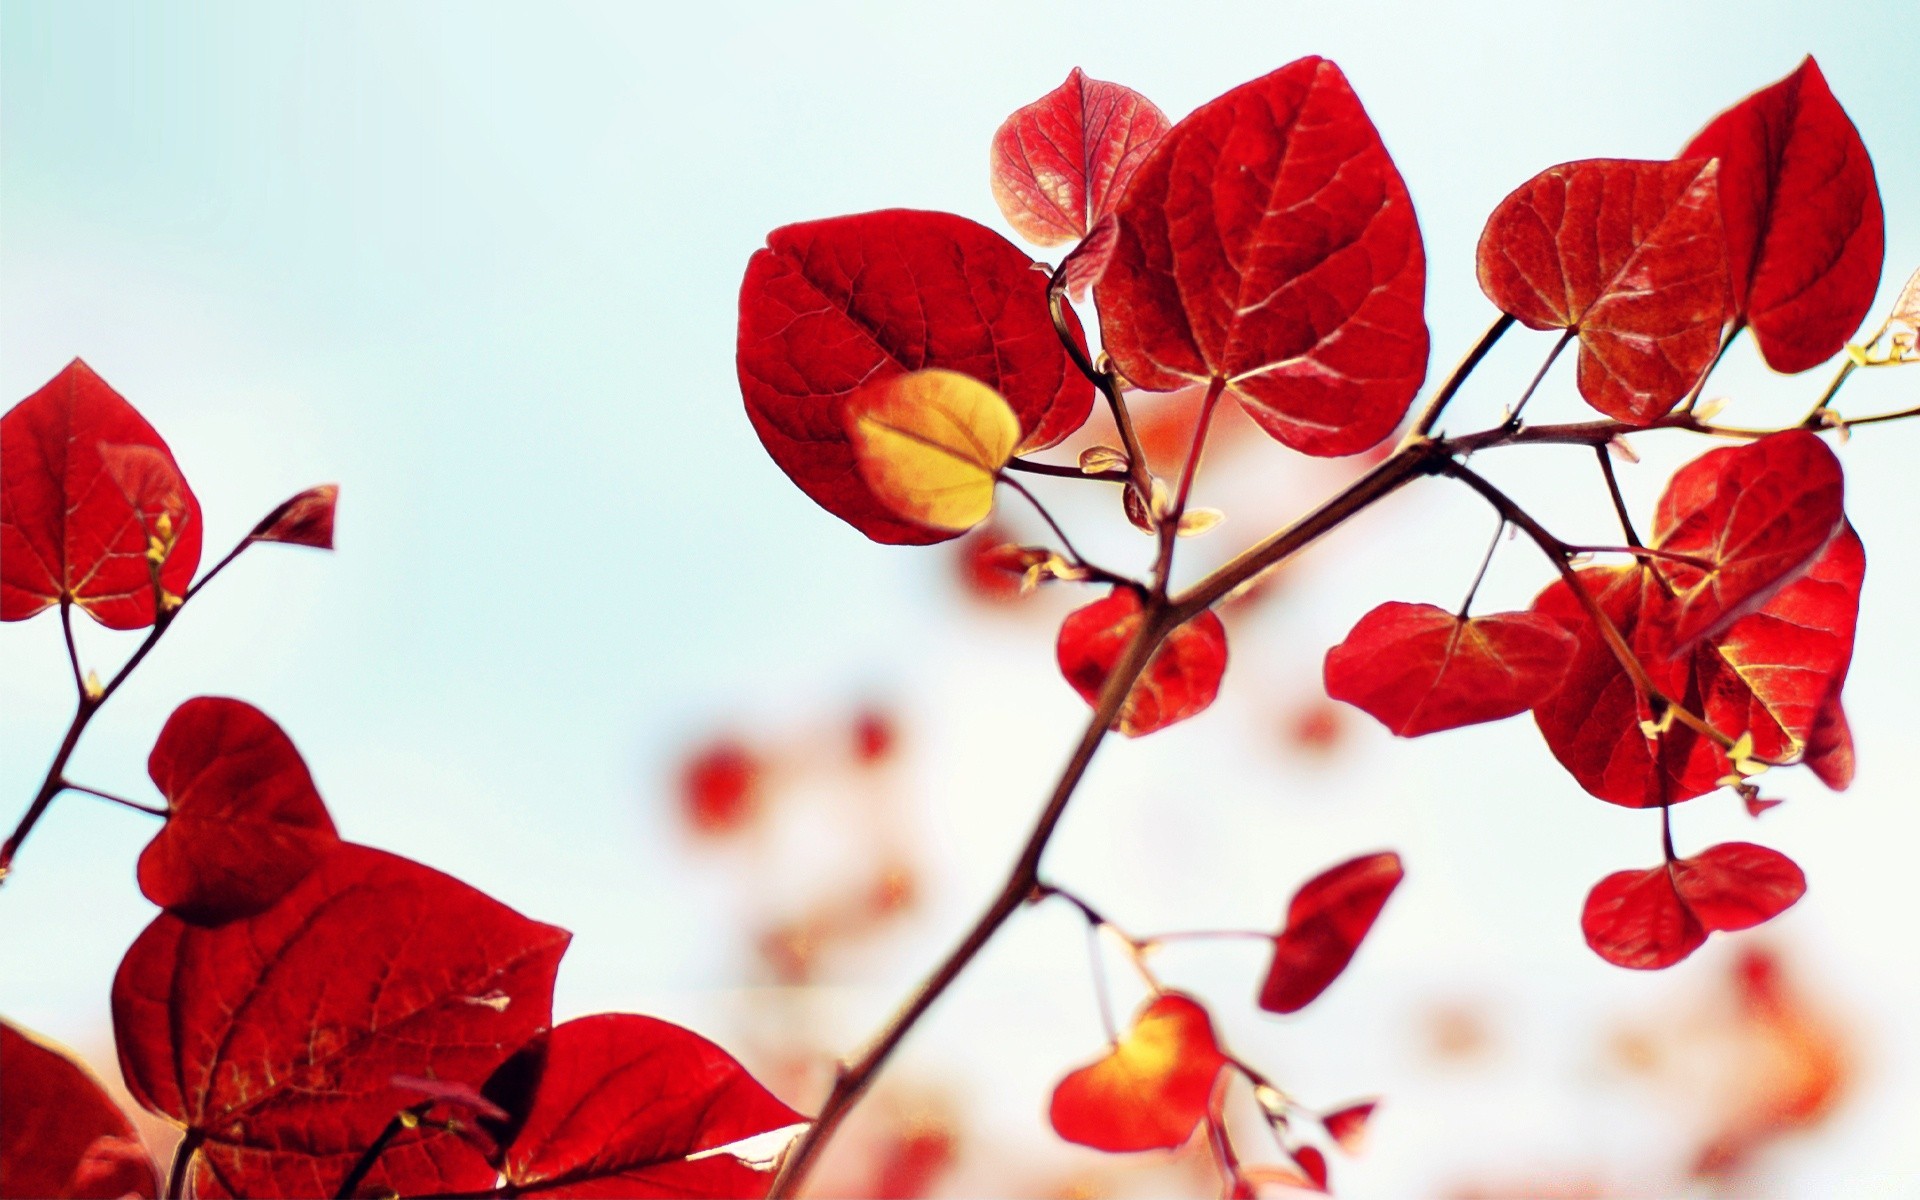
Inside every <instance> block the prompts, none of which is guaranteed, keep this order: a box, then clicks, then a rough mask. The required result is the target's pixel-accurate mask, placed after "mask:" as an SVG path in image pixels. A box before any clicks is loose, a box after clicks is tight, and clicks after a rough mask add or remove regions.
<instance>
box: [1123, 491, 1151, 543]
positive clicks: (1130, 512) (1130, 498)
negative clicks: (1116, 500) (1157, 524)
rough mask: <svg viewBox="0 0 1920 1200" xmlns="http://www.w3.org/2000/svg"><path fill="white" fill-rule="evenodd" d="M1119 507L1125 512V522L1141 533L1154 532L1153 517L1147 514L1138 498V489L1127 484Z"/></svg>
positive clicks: (1145, 507)
mask: <svg viewBox="0 0 1920 1200" xmlns="http://www.w3.org/2000/svg"><path fill="white" fill-rule="evenodd" d="M1121 506H1122V507H1123V508H1124V509H1125V510H1126V513H1127V520H1128V521H1129V522H1131V523H1132V524H1133V527H1134V528H1135V529H1138V530H1139V531H1140V532H1141V533H1152V532H1153V531H1154V524H1153V517H1152V516H1151V515H1149V514H1148V512H1147V506H1146V503H1145V502H1144V501H1143V500H1142V499H1141V498H1140V489H1139V488H1137V487H1134V486H1133V485H1132V484H1128V485H1127V488H1126V491H1125V492H1124V493H1123V494H1122V499H1121Z"/></svg>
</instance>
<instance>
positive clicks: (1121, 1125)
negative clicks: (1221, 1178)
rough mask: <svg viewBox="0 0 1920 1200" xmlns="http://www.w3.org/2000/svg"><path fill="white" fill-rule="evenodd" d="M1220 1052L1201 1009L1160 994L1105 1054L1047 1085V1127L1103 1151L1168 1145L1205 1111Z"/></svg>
mask: <svg viewBox="0 0 1920 1200" xmlns="http://www.w3.org/2000/svg"><path fill="white" fill-rule="evenodd" d="M1226 1062H1227V1059H1226V1056H1225V1055H1223V1054H1222V1053H1221V1052H1220V1047H1219V1044H1218V1043H1217V1042H1216V1041H1215V1040H1214V1036H1213V1022H1212V1020H1211V1019H1209V1018H1208V1016H1207V1010H1206V1009H1204V1008H1202V1007H1201V1006H1200V1004H1199V1003H1198V1002H1197V1001H1195V1000H1193V999H1192V998H1191V997H1189V996H1184V995H1181V994H1180V993H1178V992H1164V993H1162V994H1160V995H1158V996H1155V997H1154V998H1153V999H1152V1000H1151V1001H1149V1002H1148V1003H1147V1004H1146V1005H1145V1006H1144V1007H1143V1008H1141V1010H1140V1011H1139V1012H1138V1013H1137V1014H1136V1015H1135V1016H1134V1019H1133V1025H1132V1027H1131V1028H1129V1029H1128V1030H1127V1032H1126V1035H1125V1036H1124V1037H1122V1038H1121V1039H1120V1041H1119V1042H1118V1043H1117V1044H1116V1045H1115V1046H1114V1048H1113V1049H1112V1051H1111V1052H1109V1053H1108V1054H1107V1055H1106V1056H1105V1057H1103V1058H1101V1059H1099V1060H1098V1061H1096V1062H1093V1063H1090V1064H1088V1065H1087V1066H1084V1067H1081V1068H1080V1069H1079V1070H1077V1071H1074V1072H1073V1073H1072V1074H1070V1075H1068V1076H1067V1077H1066V1078H1065V1079H1062V1080H1061V1081H1060V1084H1059V1086H1058V1087H1056V1088H1054V1090H1053V1102H1052V1105H1051V1107H1050V1109H1049V1114H1048V1115H1049V1119H1050V1120H1051V1121H1052V1122H1053V1131H1054V1132H1055V1133H1057V1134H1059V1135H1060V1136H1061V1137H1063V1138H1065V1139H1066V1140H1067V1141H1069V1142H1073V1143H1075V1144H1076V1145H1080V1146H1091V1147H1093V1148H1094V1149H1095V1150H1105V1151H1108V1152H1109V1153H1124V1152H1128V1151H1133V1150H1173V1149H1177V1148H1179V1147H1180V1146H1183V1145H1185V1144H1186V1141H1187V1139H1188V1138H1190V1137H1192V1136H1193V1131H1194V1129H1195V1128H1196V1127H1198V1126H1199V1124H1200V1120H1201V1118H1202V1117H1204V1116H1206V1113H1207V1106H1208V1104H1209V1103H1210V1101H1211V1098H1212V1095H1213V1083H1214V1080H1215V1079H1216V1078H1217V1077H1218V1076H1219V1074H1220V1069H1221V1068H1222V1067H1224V1066H1225V1065H1226Z"/></svg>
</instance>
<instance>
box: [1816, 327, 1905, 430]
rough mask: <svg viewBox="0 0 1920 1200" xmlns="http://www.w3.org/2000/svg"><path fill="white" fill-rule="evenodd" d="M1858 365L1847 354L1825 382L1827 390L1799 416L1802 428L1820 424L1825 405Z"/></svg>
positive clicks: (1878, 338) (1877, 339) (1883, 329)
mask: <svg viewBox="0 0 1920 1200" xmlns="http://www.w3.org/2000/svg"><path fill="white" fill-rule="evenodd" d="M1880 332H1881V333H1885V332H1886V328H1885V326H1882V327H1881V331H1880ZM1879 340H1880V334H1875V335H1874V337H1873V341H1875V342H1877V341H1879ZM1867 344H1868V345H1872V344H1873V342H1869V343H1867ZM1859 365H1860V364H1858V363H1856V362H1854V361H1853V359H1852V357H1851V356H1849V357H1848V358H1847V360H1846V361H1845V362H1843V363H1841V364H1840V369H1839V370H1838V371H1836V372H1835V373H1834V376H1833V382H1831V383H1829V384H1827V390H1826V391H1824V392H1821V393H1820V398H1819V399H1818V400H1815V401H1814V402H1813V407H1812V408H1810V409H1808V410H1807V415H1806V416H1805V417H1803V418H1801V421H1800V425H1801V427H1802V428H1805V429H1814V428H1817V427H1818V426H1819V425H1820V423H1821V414H1822V413H1824V412H1826V411H1827V405H1829V404H1831V403H1832V402H1833V398H1834V397H1835V396H1837V395H1839V394H1840V385H1841V384H1844V383H1845V382H1846V381H1847V379H1848V378H1849V377H1850V376H1852V374H1853V370H1854V368H1855V367H1857V366H1859ZM1847 424H1849V425H1855V424H1859V422H1856V421H1848V422H1847Z"/></svg>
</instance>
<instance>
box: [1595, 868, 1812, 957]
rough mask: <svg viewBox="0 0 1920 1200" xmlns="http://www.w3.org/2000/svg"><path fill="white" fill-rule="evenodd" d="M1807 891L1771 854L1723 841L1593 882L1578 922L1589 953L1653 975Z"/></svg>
mask: <svg viewBox="0 0 1920 1200" xmlns="http://www.w3.org/2000/svg"><path fill="white" fill-rule="evenodd" d="M1806 890H1807V881H1806V876H1804V875H1803V874H1801V872H1800V868H1799V867H1797V866H1795V865H1794V863H1793V860H1792V859H1790V858H1788V857H1787V856H1786V855H1784V854H1781V853H1780V852H1779V851H1777V850H1769V849H1767V848H1766V847H1765V846H1755V845H1753V844H1752V843H1749V842H1724V843H1722V844H1720V845H1718V846H1713V847H1711V848H1709V849H1706V850H1703V851H1701V852H1700V853H1699V854H1696V855H1694V856H1693V857H1691V858H1683V859H1679V860H1678V861H1675V862H1672V863H1666V864H1662V865H1661V866H1658V867H1654V868H1653V869H1651V870H1647V871H1618V872H1615V873H1614V874H1612V875H1609V876H1607V877H1606V878H1605V879H1602V880H1601V881H1600V882H1599V883H1598V884H1596V885H1594V889H1593V891H1592V892H1591V893H1590V894H1589V895H1588V896H1587V904H1586V910H1585V912H1584V913H1583V914H1582V915H1581V918H1580V925H1581V928H1582V930H1584V931H1585V933H1586V936H1587V944H1588V945H1589V946H1591V947H1593V950H1594V953H1596V954H1598V955H1599V956H1600V957H1601V958H1604V959H1606V960H1607V961H1608V962H1610V963H1613V964H1614V965H1615V966H1620V967H1631V968H1633V969H1635V970H1646V971H1651V970H1659V969H1661V968H1663V967H1670V966H1672V965H1673V964H1674V963H1677V962H1679V961H1680V960H1681V959H1683V958H1686V957H1687V956H1688V955H1690V954H1692V953H1693V952H1694V951H1695V950H1698V949H1699V948H1700V946H1701V945H1702V943H1704V942H1705V941H1706V940H1707V935H1708V934H1709V933H1716V932H1721V931H1733V930H1739V929H1749V928H1752V927H1753V926H1755V925H1758V924H1760V923H1762V922H1764V921H1769V920H1772V919H1773V918H1774V917H1776V916H1778V915H1779V914H1780V913H1782V912H1784V911H1785V910H1786V909H1788V908H1790V907H1792V906H1793V904H1794V903H1795V902H1796V901H1797V900H1799V899H1800V897H1801V895H1802V894H1803V893H1805V891H1806Z"/></svg>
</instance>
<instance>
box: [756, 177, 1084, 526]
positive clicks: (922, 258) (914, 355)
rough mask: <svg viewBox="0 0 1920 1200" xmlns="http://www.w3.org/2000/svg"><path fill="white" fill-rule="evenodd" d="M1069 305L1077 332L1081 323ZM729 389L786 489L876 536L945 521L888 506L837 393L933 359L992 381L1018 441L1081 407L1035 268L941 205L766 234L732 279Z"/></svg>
mask: <svg viewBox="0 0 1920 1200" xmlns="http://www.w3.org/2000/svg"><path fill="white" fill-rule="evenodd" d="M1067 320H1068V322H1069V324H1070V328H1072V330H1073V332H1074V337H1075V338H1076V340H1079V339H1080V332H1079V323H1078V320H1077V318H1075V317H1074V316H1073V314H1072V312H1071V311H1069V312H1068V313H1067ZM738 366H739V373H740V390H741V393H742V395H743V396H744V397H745V399H746V406H747V416H748V417H749V418H750V419H751V420H752V422H753V427H754V430H755V432H757V433H758V434H759V435H760V441H761V444H762V445H764V446H765V447H766V449H767V453H768V454H769V455H771V456H772V457H773V460H774V462H775V463H777V464H778V465H779V467H780V469H781V470H783V471H785V472H786V473H787V476H788V478H790V479H792V480H793V481H794V483H795V484H796V485H798V486H799V488H800V490H801V491H803V492H805V493H806V494H807V495H808V496H810V497H812V498H813V500H814V501H815V502H816V503H818V504H819V505H820V506H821V507H822V508H825V509H826V510H827V511H828V512H830V513H832V514H834V515H835V516H837V517H839V518H840V519H841V520H843V521H846V522H847V523H848V524H850V525H852V526H853V527H854V528H856V529H858V530H859V531H860V532H862V533H864V534H866V535H867V536H868V537H870V538H872V539H873V540H874V541H877V542H888V543H895V544H905V545H926V544H928V543H931V542H940V541H945V540H947V539H948V538H950V537H952V536H953V534H952V533H951V532H949V531H945V530H937V529H930V528H928V527H926V526H924V525H919V524H916V523H914V522H911V521H906V520H902V519H901V518H899V517H897V516H895V515H894V513H893V510H892V509H890V508H888V507H887V506H886V505H885V504H884V503H882V502H881V501H880V500H879V499H878V498H877V497H876V496H875V495H874V494H873V493H872V491H871V490H869V489H868V487H867V485H866V482H865V481H864V480H863V479H862V478H861V475H860V470H859V467H858V466H857V464H856V463H855V460H854V453H853V448H852V446H851V445H850V444H849V443H848V440H847V433H846V428H845V425H844V422H843V420H842V416H841V411H840V410H841V405H842V404H843V402H844V401H845V400H846V398H847V397H848V396H850V395H851V394H852V393H853V392H855V391H856V390H858V389H859V388H860V386H861V385H862V384H865V383H869V382H871V381H873V380H876V379H881V378H886V377H889V376H892V375H899V374H903V373H905V372H908V371H918V370H923V369H925V368H929V367H943V368H946V369H949V370H953V371H958V372H960V373H962V374H964V375H970V376H972V377H973V378H975V379H977V380H979V381H980V382H982V383H984V384H986V385H987V386H989V387H991V388H993V389H994V390H995V391H997V392H999V393H1000V394H1001V395H1002V396H1003V397H1005V398H1006V401H1007V403H1008V404H1009V405H1011V406H1012V408H1013V411H1014V414H1015V415H1016V416H1018V417H1019V419H1020V428H1021V430H1022V431H1023V433H1024V438H1023V440H1022V442H1021V451H1022V452H1023V453H1024V452H1026V451H1029V450H1038V449H1042V448H1045V447H1047V446H1051V445H1054V444H1055V443H1057V442H1059V441H1060V440H1061V439H1063V438H1065V437H1066V436H1067V435H1068V434H1070V433H1072V432H1073V431H1074V430H1076V429H1078V428H1079V427H1080V426H1081V425H1082V424H1083V423H1085V421H1086V419H1087V414H1088V413H1089V412H1090V411H1091V410H1092V407H1093V385H1092V384H1091V383H1090V382H1088V380H1087V378H1086V377H1085V376H1084V375H1082V374H1081V373H1080V372H1079V370H1078V369H1077V368H1075V367H1074V365H1073V362H1072V361H1071V360H1070V359H1069V358H1068V357H1067V354H1066V351H1065V350H1064V349H1063V348H1062V347H1061V345H1060V340H1059V337H1058V336H1057V335H1056V334H1055V332H1054V328H1053V318H1052V315H1051V314H1050V313H1049V311H1048V307H1047V277H1046V276H1045V275H1044V274H1042V273H1041V272H1039V271H1036V270H1034V264H1033V260H1032V259H1030V258H1028V257H1027V255H1026V254H1024V253H1022V252H1021V250H1020V249H1019V248H1018V247H1016V246H1015V245H1014V244H1013V243H1012V242H1009V241H1008V240H1007V239H1006V238H1004V237H1001V236H1000V235H999V234H997V233H995V232H993V231H992V230H991V229H988V228H986V227H985V226H983V225H979V224H976V223H975V222H973V221H969V220H967V219H966V218H964V217H956V216H953V215H951V214H949V213H938V212H916V211H911V210H907V209H890V210H887V211H884V212H873V213H862V214H860V215H857V216H848V217H834V218H831V219H828V220H824V221H810V222H805V223H803V224H798V225H788V226H785V227H783V228H780V229H776V230H774V231H773V232H772V233H771V234H769V235H768V236H767V246H766V248H765V249H762V250H760V251H758V252H756V253H755V254H754V256H753V258H752V260H751V261H749V262H748V264H747V274H746V279H745V281H744V282H743V283H742V284H741V289H740V338H739V347H738Z"/></svg>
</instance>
